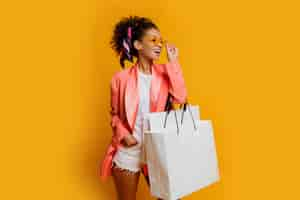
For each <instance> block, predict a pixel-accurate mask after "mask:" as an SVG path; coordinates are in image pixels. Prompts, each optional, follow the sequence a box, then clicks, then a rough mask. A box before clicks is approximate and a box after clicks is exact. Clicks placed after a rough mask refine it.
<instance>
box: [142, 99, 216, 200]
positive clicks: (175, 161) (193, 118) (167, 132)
mask: <svg viewBox="0 0 300 200" xmlns="http://www.w3.org/2000/svg"><path fill="white" fill-rule="evenodd" d="M197 110H198V107H197V106H189V105H188V109H187V110H186V112H185V113H184V115H183V120H182V118H181V116H182V109H178V110H176V111H174V110H172V111H170V113H169V114H168V115H167V112H159V113H149V114H148V115H147V118H146V119H147V120H148V122H149V128H150V130H148V131H144V145H143V146H144V150H145V158H144V159H145V162H146V163H147V165H148V172H149V179H150V191H151V194H152V195H153V196H155V197H159V198H163V199H165V200H175V199H177V198H181V197H183V196H186V195H188V194H190V193H192V192H194V191H197V190H199V189H201V188H203V187H206V186H208V185H210V184H212V183H215V182H217V181H218V180H219V170H218V162H217V155H216V149H215V142H214V135H213V128H212V123H211V121H210V120H200V119H199V112H198V111H197ZM175 113H176V115H175ZM166 116H167V123H165V119H166ZM175 116H176V117H175ZM181 122H182V123H181Z"/></svg>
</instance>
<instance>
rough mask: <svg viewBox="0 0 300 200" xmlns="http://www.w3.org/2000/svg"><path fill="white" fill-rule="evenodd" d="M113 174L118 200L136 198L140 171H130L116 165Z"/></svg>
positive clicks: (133, 199)
mask: <svg viewBox="0 0 300 200" xmlns="http://www.w3.org/2000/svg"><path fill="white" fill-rule="evenodd" d="M112 176H113V179H114V183H115V186H116V189H117V193H118V200H135V199H136V192H137V186H138V182H139V176H140V172H130V171H128V170H124V169H120V168H118V167H116V166H115V165H114V166H113V168H112Z"/></svg>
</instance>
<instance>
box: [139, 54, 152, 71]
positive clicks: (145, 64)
mask: <svg viewBox="0 0 300 200" xmlns="http://www.w3.org/2000/svg"><path fill="white" fill-rule="evenodd" d="M137 63H138V68H139V70H140V71H141V72H143V73H145V74H151V66H152V64H153V60H149V59H146V58H144V57H139V59H138V61H137Z"/></svg>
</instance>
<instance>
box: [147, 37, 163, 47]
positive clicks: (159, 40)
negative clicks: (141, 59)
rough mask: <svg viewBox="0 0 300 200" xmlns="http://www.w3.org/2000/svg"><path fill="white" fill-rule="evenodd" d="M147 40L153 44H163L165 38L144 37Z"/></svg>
mask: <svg viewBox="0 0 300 200" xmlns="http://www.w3.org/2000/svg"><path fill="white" fill-rule="evenodd" d="M146 40H147V41H149V42H151V43H152V44H153V45H159V44H162V45H165V44H166V42H167V40H164V39H163V38H159V37H153V36H152V37H147V38H146Z"/></svg>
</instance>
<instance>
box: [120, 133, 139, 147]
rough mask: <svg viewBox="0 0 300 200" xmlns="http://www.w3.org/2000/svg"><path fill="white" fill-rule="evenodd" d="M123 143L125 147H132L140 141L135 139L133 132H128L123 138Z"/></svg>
mask: <svg viewBox="0 0 300 200" xmlns="http://www.w3.org/2000/svg"><path fill="white" fill-rule="evenodd" d="M121 143H122V144H123V145H124V146H125V147H131V146H134V145H136V144H137V143H138V141H137V140H136V139H135V137H134V136H133V135H132V134H128V135H126V136H125V137H124V138H123V140H122V141H121Z"/></svg>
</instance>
